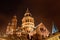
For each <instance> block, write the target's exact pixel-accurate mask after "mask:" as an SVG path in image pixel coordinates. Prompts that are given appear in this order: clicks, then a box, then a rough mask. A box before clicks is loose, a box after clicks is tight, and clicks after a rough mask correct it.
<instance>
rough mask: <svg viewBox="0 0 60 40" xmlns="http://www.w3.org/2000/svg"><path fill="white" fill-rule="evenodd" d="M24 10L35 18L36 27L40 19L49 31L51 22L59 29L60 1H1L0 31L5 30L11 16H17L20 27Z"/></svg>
mask: <svg viewBox="0 0 60 40" xmlns="http://www.w3.org/2000/svg"><path fill="white" fill-rule="evenodd" d="M26 8H29V10H30V12H31V14H32V15H33V17H34V18H35V24H36V25H38V24H39V23H40V22H41V18H42V22H44V24H45V25H46V27H47V28H48V29H49V30H51V24H52V21H53V22H54V23H55V24H56V26H57V28H58V29H60V0H8V1H7V0H2V1H0V30H1V31H2V29H3V30H5V29H6V26H7V24H8V22H9V21H11V19H12V17H13V15H17V17H18V18H17V19H18V20H19V24H20V26H21V19H22V18H23V16H24V13H25V11H26Z"/></svg>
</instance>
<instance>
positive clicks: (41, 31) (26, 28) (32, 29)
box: [6, 8, 50, 39]
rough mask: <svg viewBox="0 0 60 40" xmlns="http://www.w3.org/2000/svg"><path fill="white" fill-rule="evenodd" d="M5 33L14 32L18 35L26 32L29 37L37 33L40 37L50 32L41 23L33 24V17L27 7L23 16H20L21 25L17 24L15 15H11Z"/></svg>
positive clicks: (44, 36) (11, 33)
mask: <svg viewBox="0 0 60 40" xmlns="http://www.w3.org/2000/svg"><path fill="white" fill-rule="evenodd" d="M6 34H8V35H13V34H16V35H17V36H18V37H20V36H21V35H22V34H28V35H29V38H30V37H31V36H33V35H35V34H37V35H39V36H40V37H39V38H41V39H42V38H46V37H48V36H49V34H50V32H49V31H48V30H47V28H46V27H45V25H44V24H43V23H40V24H39V25H37V26H35V23H34V18H33V17H32V14H31V13H30V11H29V10H28V8H27V10H26V13H25V14H24V17H23V18H22V26H21V27H18V26H17V17H16V16H13V18H12V21H11V23H8V26H7V29H6Z"/></svg>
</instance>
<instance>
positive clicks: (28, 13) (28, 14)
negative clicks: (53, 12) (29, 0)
mask: <svg viewBox="0 0 60 40" xmlns="http://www.w3.org/2000/svg"><path fill="white" fill-rule="evenodd" d="M24 16H32V15H31V13H30V11H29V9H28V8H27V10H26V13H25V14H24Z"/></svg>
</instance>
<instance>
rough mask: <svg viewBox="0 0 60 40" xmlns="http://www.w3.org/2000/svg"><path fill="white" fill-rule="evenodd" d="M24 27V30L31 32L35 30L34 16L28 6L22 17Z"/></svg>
mask: <svg viewBox="0 0 60 40" xmlns="http://www.w3.org/2000/svg"><path fill="white" fill-rule="evenodd" d="M22 28H23V31H25V32H31V31H33V28H34V18H33V17H32V15H31V13H30V11H29V10H28V8H27V10H26V13H25V14H24V17H23V19H22Z"/></svg>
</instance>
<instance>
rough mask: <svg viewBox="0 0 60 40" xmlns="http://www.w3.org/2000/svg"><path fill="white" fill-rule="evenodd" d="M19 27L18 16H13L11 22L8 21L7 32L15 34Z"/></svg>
mask: <svg viewBox="0 0 60 40" xmlns="http://www.w3.org/2000/svg"><path fill="white" fill-rule="evenodd" d="M16 27H17V18H16V16H13V18H12V20H11V23H8V26H7V30H6V34H11V35H13V34H15V32H16Z"/></svg>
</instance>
